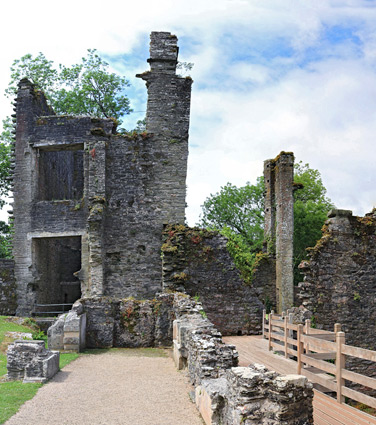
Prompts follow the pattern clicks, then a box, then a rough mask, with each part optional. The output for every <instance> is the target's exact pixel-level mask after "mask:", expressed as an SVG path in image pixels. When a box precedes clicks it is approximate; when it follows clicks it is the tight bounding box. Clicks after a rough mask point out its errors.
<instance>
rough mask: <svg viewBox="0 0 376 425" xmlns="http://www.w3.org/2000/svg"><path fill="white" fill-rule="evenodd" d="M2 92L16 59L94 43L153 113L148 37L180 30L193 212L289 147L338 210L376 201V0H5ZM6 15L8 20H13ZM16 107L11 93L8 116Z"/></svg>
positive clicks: (71, 53)
mask: <svg viewBox="0 0 376 425" xmlns="http://www.w3.org/2000/svg"><path fill="white" fill-rule="evenodd" d="M0 12H1V15H2V16H3V21H2V25H1V26H0V37H1V40H2V49H1V61H0V93H3V92H4V90H5V88H6V87H7V85H8V82H9V77H10V66H11V64H12V62H13V60H14V59H18V58H20V57H21V56H23V55H25V54H27V53H31V54H33V55H37V54H38V53H39V52H43V53H44V55H45V56H46V57H47V58H48V59H49V60H52V61H54V63H56V64H59V63H62V64H64V65H66V66H69V65H71V64H73V63H77V62H79V61H80V59H81V57H83V56H86V51H87V49H89V48H95V49H97V50H98V52H99V54H100V55H101V56H102V57H103V58H104V59H105V60H106V61H107V62H108V63H109V64H110V65H111V69H112V70H113V71H114V72H117V73H119V74H121V75H124V76H126V77H127V79H128V80H129V81H130V84H131V87H129V88H128V90H127V95H128V96H129V98H130V100H131V105H132V108H133V109H134V111H135V112H134V113H133V114H132V115H131V116H129V118H127V119H126V120H125V127H126V128H128V129H131V128H133V127H134V126H135V123H136V121H137V120H138V119H142V118H143V117H144V115H145V111H146V88H145V85H144V82H143V81H141V80H140V79H137V78H135V74H136V73H142V72H144V71H146V70H147V69H148V68H149V66H148V64H147V63H146V59H147V58H148V57H149V52H148V49H149V34H150V32H151V31H170V32H172V33H173V34H175V35H177V37H178V39H179V41H178V44H179V47H180V50H179V59H180V60H181V61H184V62H192V63H194V67H193V69H192V70H191V71H190V75H191V76H192V78H193V80H194V84H193V87H192V102H191V121H190V139H189V160H188V176H187V187H188V189H187V204H188V208H187V220H188V223H189V224H190V225H195V224H196V223H197V222H198V221H199V215H200V210H201V208H200V206H201V205H202V204H203V202H204V201H205V199H206V198H207V197H208V196H209V195H210V194H215V193H217V192H218V191H219V190H220V188H221V186H224V185H226V183H227V182H231V183H232V184H235V185H237V186H242V185H245V184H246V183H247V182H250V183H251V184H253V183H255V182H256V178H257V177H258V176H261V175H262V172H263V162H264V160H266V159H270V158H274V157H276V156H277V155H278V154H279V152H281V151H292V152H294V154H295V158H296V161H302V162H303V163H304V164H305V163H309V165H310V167H311V168H314V169H318V170H319V171H320V173H321V176H322V180H323V183H324V185H325V187H326V188H327V195H328V196H329V198H330V199H331V200H332V202H333V203H334V204H335V206H336V207H337V208H341V209H351V210H353V212H354V214H356V215H364V214H365V213H367V212H370V211H371V210H372V208H373V207H375V206H376V176H375V167H374V163H375V157H376V155H375V154H376V142H375V137H376V0H190V1H189V2H187V1H183V0H174V1H172V0H158V1H155V0H154V1H152V0H144V1H142V2H141V1H133V2H130V1H122V2H119V1H116V0H107V1H106V2H103V1H98V0H91V1H86V0H84V1H83V0H76V1H72V0H66V1H64V2H63V3H56V2H51V1H45V0H35V1H33V2H30V0H27V1H25V0H18V1H17V2H9V1H7V2H1V5H0ZM4 17H5V18H4ZM10 113H11V108H10V100H9V99H7V98H6V97H3V96H1V94H0V117H4V118H5V117H6V116H7V115H9V114H10Z"/></svg>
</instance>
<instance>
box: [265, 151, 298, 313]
mask: <svg viewBox="0 0 376 425" xmlns="http://www.w3.org/2000/svg"><path fill="white" fill-rule="evenodd" d="M264 179H265V240H266V242H267V243H268V252H269V253H274V251H275V255H276V299H277V311H278V312H279V313H280V312H282V311H285V310H287V309H289V308H291V307H292V306H293V304H294V276H293V236H294V196H293V183H294V155H293V154H292V153H291V152H281V153H280V154H279V155H278V156H277V157H276V158H275V159H273V160H267V161H265V163H264Z"/></svg>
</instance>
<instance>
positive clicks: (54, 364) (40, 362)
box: [7, 340, 60, 382]
mask: <svg viewBox="0 0 376 425" xmlns="http://www.w3.org/2000/svg"><path fill="white" fill-rule="evenodd" d="M59 357H60V355H59V352H56V351H51V350H47V349H46V348H45V347H44V341H26V340H22V341H21V340H19V341H15V342H14V343H13V344H11V345H10V346H9V347H8V350H7V369H8V374H7V379H9V380H13V379H16V380H23V381H24V382H45V381H47V380H48V379H50V378H52V377H53V376H54V375H55V374H56V373H57V372H58V371H59Z"/></svg>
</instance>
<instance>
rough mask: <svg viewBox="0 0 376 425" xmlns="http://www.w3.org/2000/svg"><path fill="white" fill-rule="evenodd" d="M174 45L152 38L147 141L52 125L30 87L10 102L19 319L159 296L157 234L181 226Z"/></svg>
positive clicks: (74, 122)
mask: <svg viewBox="0 0 376 425" xmlns="http://www.w3.org/2000/svg"><path fill="white" fill-rule="evenodd" d="M177 58H178V47H177V38H176V37H175V36H174V35H171V34H170V33H167V32H153V33H152V34H151V44H150V59H148V62H149V63H150V71H148V72H145V73H143V74H141V75H137V76H138V77H140V78H142V79H143V80H144V81H145V82H146V86H147V90H148V103H147V115H146V132H145V133H142V134H141V135H135V136H131V137H130V136H123V135H119V134H116V125H115V123H114V121H113V120H111V119H98V118H89V117H73V116H57V115H55V114H54V112H53V111H52V109H51V108H50V107H49V106H48V105H47V102H46V99H45V97H44V95H43V93H42V92H40V91H38V90H36V89H35V87H34V86H33V85H32V84H31V83H30V82H29V81H28V80H26V79H24V80H22V81H21V82H20V83H19V91H18V96H17V99H16V106H15V114H16V115H15V116H16V122H17V126H16V143H15V150H14V156H15V169H14V188H13V191H14V205H13V214H14V228H15V234H14V239H13V255H14V261H15V279H16V282H17V298H18V308H17V314H18V315H30V314H31V312H32V311H33V306H34V304H60V303H73V302H74V301H76V300H77V299H78V298H81V297H90V296H111V297H117V298H125V297H129V296H133V297H136V298H152V297H153V296H154V295H155V294H156V292H158V291H161V266H160V246H161V233H162V230H163V227H164V225H166V224H167V223H183V222H184V211H185V194H186V184H185V181H186V173H187V156H188V129H189V111H190V98H191V84H192V80H191V78H189V77H187V78H182V77H179V76H177V75H176V72H175V70H176V64H177Z"/></svg>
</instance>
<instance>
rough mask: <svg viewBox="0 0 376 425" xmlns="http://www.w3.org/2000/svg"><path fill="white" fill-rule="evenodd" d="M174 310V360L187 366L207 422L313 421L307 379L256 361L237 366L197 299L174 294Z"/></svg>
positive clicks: (232, 352) (225, 424)
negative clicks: (175, 317) (252, 363)
mask: <svg viewBox="0 0 376 425" xmlns="http://www.w3.org/2000/svg"><path fill="white" fill-rule="evenodd" d="M174 310H175V313H176V316H177V319H176V320H175V321H174V333H173V336H174V346H173V347H174V360H175V363H176V366H177V368H178V369H183V368H185V367H186V368H187V370H188V376H189V378H190V381H191V383H192V384H193V385H194V386H195V387H196V389H195V401H196V405H197V408H198V409H199V411H200V413H201V415H202V417H203V419H204V421H205V423H206V424H207V425H243V424H245V425H251V424H265V425H274V424H275V425H277V424H282V425H283V424H285V425H287V424H289V425H290V424H291V425H292V424H294V425H303V424H312V423H313V418H312V398H313V391H312V385H311V384H310V383H308V380H307V378H305V377H303V376H299V375H289V376H280V375H279V374H277V373H276V372H267V371H266V369H265V368H264V366H261V365H252V366H250V367H236V366H237V364H238V353H237V351H236V349H235V347H234V346H233V345H227V344H225V343H224V342H223V341H222V335H221V333H220V332H218V331H217V330H216V329H215V327H214V325H213V324H212V323H211V322H210V321H209V320H208V319H207V318H205V314H204V312H203V309H202V306H201V304H200V303H197V302H195V301H194V300H192V299H191V298H190V297H184V296H182V295H178V294H176V295H175V298H174Z"/></svg>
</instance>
